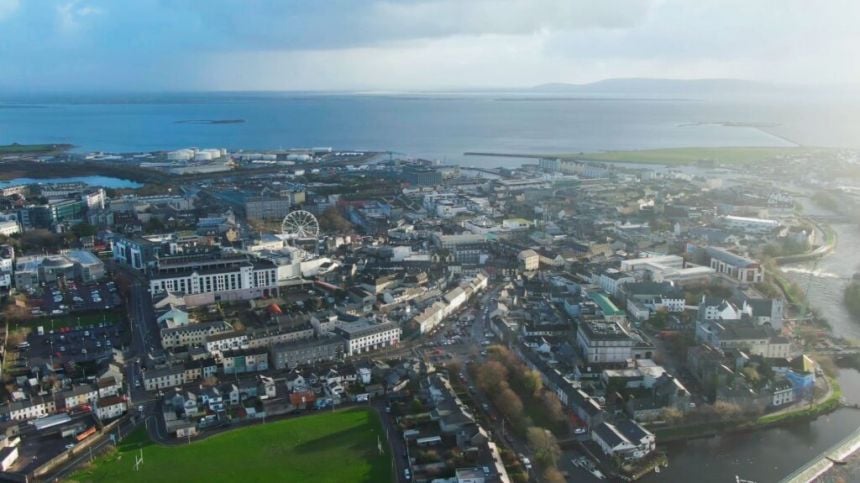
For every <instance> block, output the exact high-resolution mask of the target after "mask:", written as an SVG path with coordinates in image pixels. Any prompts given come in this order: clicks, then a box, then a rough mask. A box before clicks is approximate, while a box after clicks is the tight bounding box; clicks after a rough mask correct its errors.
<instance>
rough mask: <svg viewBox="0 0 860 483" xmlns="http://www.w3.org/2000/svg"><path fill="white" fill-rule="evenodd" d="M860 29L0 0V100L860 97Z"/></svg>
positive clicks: (846, 8)
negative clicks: (138, 95) (309, 94)
mask: <svg viewBox="0 0 860 483" xmlns="http://www.w3.org/2000/svg"><path fill="white" fill-rule="evenodd" d="M857 19H860V1H857V0H825V1H821V2H815V1H807V0H280V1H277V0H0V90H5V91H73V90H87V91H101V90H115V91H164V90H178V91H188V90H352V91H363V90H372V91H385V90H395V91H400V90H432V89H458V88H509V87H527V86H532V85H538V84H543V83H550V82H570V83H587V82H593V81H597V80H601V79H606V78H623V77H659V78H682V79H688V78H736V79H749V80H757V81H766V82H777V83H788V84H810V85H830V84H856V83H860V62H858V61H857V60H858V59H860V28H857Z"/></svg>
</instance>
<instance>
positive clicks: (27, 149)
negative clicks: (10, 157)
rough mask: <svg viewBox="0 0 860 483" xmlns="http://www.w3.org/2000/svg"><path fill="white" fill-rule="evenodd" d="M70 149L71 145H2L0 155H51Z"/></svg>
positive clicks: (0, 145)
mask: <svg viewBox="0 0 860 483" xmlns="http://www.w3.org/2000/svg"><path fill="white" fill-rule="evenodd" d="M70 147H71V146H70V145H69V144H17V143H13V144H0V154H24V153H51V152H54V151H65V150H66V149H69V148H70Z"/></svg>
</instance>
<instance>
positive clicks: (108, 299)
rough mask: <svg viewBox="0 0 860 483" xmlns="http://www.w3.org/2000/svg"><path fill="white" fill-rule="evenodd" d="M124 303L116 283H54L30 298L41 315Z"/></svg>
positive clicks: (107, 308) (90, 310) (115, 305)
mask: <svg viewBox="0 0 860 483" xmlns="http://www.w3.org/2000/svg"><path fill="white" fill-rule="evenodd" d="M121 303H122V299H121V298H120V296H119V294H118V293H117V290H116V285H115V284H114V283H113V282H102V283H87V284H84V283H80V282H74V281H69V282H65V283H64V284H51V285H48V286H45V287H42V288H40V289H39V291H34V293H33V294H32V297H31V299H30V304H31V305H33V306H34V307H33V309H32V310H31V313H32V315H34V316H37V317H39V316H48V317H49V316H53V317H57V316H62V315H67V314H74V313H79V312H92V311H98V310H110V309H112V308H115V307H118V306H119V305H120V304H121Z"/></svg>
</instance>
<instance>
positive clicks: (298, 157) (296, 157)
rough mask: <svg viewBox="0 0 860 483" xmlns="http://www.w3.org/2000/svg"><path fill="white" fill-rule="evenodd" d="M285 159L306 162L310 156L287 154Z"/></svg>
mask: <svg viewBox="0 0 860 483" xmlns="http://www.w3.org/2000/svg"><path fill="white" fill-rule="evenodd" d="M287 159H288V160H290V161H299V162H303V163H306V162H308V161H310V160H311V157H310V156H309V155H307V154H288V155H287Z"/></svg>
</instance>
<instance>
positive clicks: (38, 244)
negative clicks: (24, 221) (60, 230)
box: [20, 228, 62, 252]
mask: <svg viewBox="0 0 860 483" xmlns="http://www.w3.org/2000/svg"><path fill="white" fill-rule="evenodd" d="M61 244H62V239H61V238H60V237H59V236H58V235H57V234H56V233H53V232H51V231H48V230H45V229H42V228H38V229H35V230H29V231H26V232H24V234H23V235H21V245H20V246H21V248H23V249H24V250H25V251H28V252H42V251H48V252H53V251H56V250H57V249H58V248H59V247H60V246H61Z"/></svg>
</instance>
